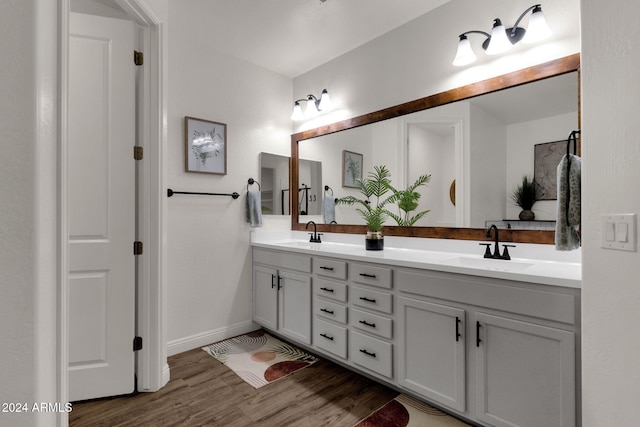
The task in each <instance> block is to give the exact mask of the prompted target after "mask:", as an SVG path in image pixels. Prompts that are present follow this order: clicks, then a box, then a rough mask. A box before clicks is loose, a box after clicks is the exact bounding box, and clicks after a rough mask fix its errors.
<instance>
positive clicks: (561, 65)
mask: <svg viewBox="0 0 640 427" xmlns="http://www.w3.org/2000/svg"><path fill="white" fill-rule="evenodd" d="M579 68H580V55H579V54H574V55H570V56H567V57H564V58H560V59H557V60H553V61H549V62H546V63H543V64H539V65H536V66H533V67H529V68H526V69H523V70H519V71H515V72H512V73H508V74H505V75H502V76H498V77H494V78H491V79H488V80H484V81H481V82H477V83H473V84H469V85H467V86H462V87H459V88H456V89H452V90H449V91H445V92H441V93H438V94H435V95H431V96H427V97H425V98H420V99H417V100H414V101H410V102H407V103H404V104H400V105H396V106H393V107H389V108H385V109H383V110H379V111H375V112H373V113H369V114H365V115H362V116H358V117H354V118H351V119H347V120H343V121H340V122H336V123H332V124H329V125H326V126H321V127H318V128H315V129H310V130H306V131H303V132H299V133H295V134H293V135H291V159H292V162H291V188H298V186H299V174H300V168H299V153H300V143H301V142H302V143H303V144H304V143H305V142H304V141H308V140H312V139H314V138H318V139H319V137H325V136H328V135H332V134H337V133H338V132H343V131H346V130H351V129H356V128H360V127H363V126H366V125H370V124H375V123H379V122H383V121H387V120H389V119H394V118H402V117H404V116H407V117H408V115H411V114H414V113H418V112H423V111H425V110H429V109H433V108H435V107H439V106H444V105H449V104H452V103H455V102H457V101H463V100H471V99H472V98H476V97H480V96H481V95H486V94H493V93H496V92H501V91H504V90H506V89H510V88H518V87H521V86H523V85H527V84H529V83H534V82H541V81H544V80H547V79H550V78H552V77H557V76H564V75H566V74H569V73H573V74H574V75H575V79H574V80H575V88H574V90H575V116H576V120H575V124H572V125H571V126H568V127H567V128H566V134H563V137H564V138H566V137H567V136H568V134H569V133H570V132H571V131H572V130H574V129H579V126H580V113H579V103H580V100H579V89H578V88H579ZM522 102H526V100H522ZM341 135H343V134H341ZM560 139H562V138H558V140H560ZM532 150H533V148H532ZM489 167H490V165H489ZM366 173H367V170H365V171H364V173H363V175H364V176H366ZM403 173H404V172H403ZM325 176H326V174H325ZM405 182H406V181H405ZM457 187H458V188H457V189H456V191H462V190H461V189H460V188H459V187H460V184H457ZM448 191H449V185H447V197H448V195H449V193H448ZM503 193H505V194H506V193H508V190H507V188H506V187H505V188H504V189H503ZM459 194H460V193H459ZM503 197H504V195H503ZM456 209H463V208H460V207H456ZM309 219H313V218H309ZM490 219H499V218H490ZM306 222H307V218H306V217H302V216H300V211H299V206H298V203H295V202H294V203H291V229H292V230H304V229H305V226H306ZM316 222H317V229H318V231H321V232H333V233H349V234H361V235H364V234H365V232H366V226H365V225H358V224H346V223H345V224H340V223H339V224H321V223H320V222H319V221H316ZM467 224H468V222H467ZM485 232H486V229H485V227H484V224H483V225H482V226H479V225H475V226H473V225H472V226H464V225H463V226H455V227H451V226H411V227H399V226H394V225H391V224H390V223H389V222H388V221H387V223H386V225H385V226H384V228H383V233H384V235H387V236H405V237H425V238H441V239H460V240H485V239H486V237H485ZM554 236H555V231H553V230H549V229H547V230H539V229H529V230H514V229H501V230H500V239H501V240H502V241H507V242H519V243H540V244H553V243H554Z"/></svg>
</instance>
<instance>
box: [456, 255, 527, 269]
mask: <svg viewBox="0 0 640 427" xmlns="http://www.w3.org/2000/svg"><path fill="white" fill-rule="evenodd" d="M451 263H452V264H454V265H459V266H461V267H471V268H483V269H485V270H496V271H520V270H524V269H525V268H529V267H531V266H532V265H533V264H532V263H529V262H521V261H511V260H508V261H507V260H504V259H491V258H469V257H458V258H453V259H452V260H451Z"/></svg>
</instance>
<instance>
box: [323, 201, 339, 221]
mask: <svg viewBox="0 0 640 427" xmlns="http://www.w3.org/2000/svg"><path fill="white" fill-rule="evenodd" d="M322 219H323V221H324V223H325V224H331V221H335V220H336V200H335V199H334V197H333V196H331V197H329V196H324V198H323V199H322Z"/></svg>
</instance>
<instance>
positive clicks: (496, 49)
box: [487, 18, 513, 55]
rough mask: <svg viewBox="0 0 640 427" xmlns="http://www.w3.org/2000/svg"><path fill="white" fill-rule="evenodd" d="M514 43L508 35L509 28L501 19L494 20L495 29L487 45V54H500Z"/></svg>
mask: <svg viewBox="0 0 640 427" xmlns="http://www.w3.org/2000/svg"><path fill="white" fill-rule="evenodd" d="M512 47H513V45H512V44H511V42H510V41H509V37H508V36H507V30H506V28H504V25H502V22H501V21H500V19H497V18H496V20H495V21H493V30H491V39H490V41H489V46H488V47H487V55H498V54H500V53H503V52H506V51H508V50H509V49H511V48H512Z"/></svg>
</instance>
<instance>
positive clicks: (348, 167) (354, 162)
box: [342, 150, 363, 188]
mask: <svg viewBox="0 0 640 427" xmlns="http://www.w3.org/2000/svg"><path fill="white" fill-rule="evenodd" d="M362 160H363V159H362V154H359V153H354V152H352V151H347V150H343V151H342V186H343V187H353V188H357V185H356V180H358V179H362Z"/></svg>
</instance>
